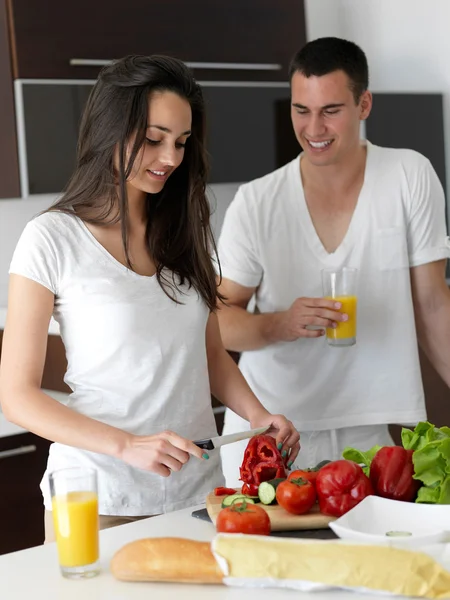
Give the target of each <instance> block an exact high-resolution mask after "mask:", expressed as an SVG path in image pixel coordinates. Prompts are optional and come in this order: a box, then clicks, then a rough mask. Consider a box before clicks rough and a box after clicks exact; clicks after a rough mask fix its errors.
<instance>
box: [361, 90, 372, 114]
mask: <svg viewBox="0 0 450 600" xmlns="http://www.w3.org/2000/svg"><path fill="white" fill-rule="evenodd" d="M359 106H360V109H361V114H360V117H359V118H360V119H361V121H365V120H366V119H367V117H368V116H369V115H370V111H371V110H372V93H371V92H369V90H366V91H365V92H363V94H362V96H361V100H360V101H359Z"/></svg>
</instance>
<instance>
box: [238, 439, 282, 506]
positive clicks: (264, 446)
mask: <svg viewBox="0 0 450 600" xmlns="http://www.w3.org/2000/svg"><path fill="white" fill-rule="evenodd" d="M284 463H285V461H284V460H283V457H282V456H281V453H280V451H279V450H278V448H277V443H276V441H275V439H274V438H273V437H272V436H270V435H267V434H263V435H255V436H254V437H252V438H251V439H250V441H249V443H248V444H247V448H246V449H245V452H244V459H243V461H242V465H241V468H240V475H241V477H240V479H241V481H243V482H244V483H246V484H248V485H256V486H258V485H259V484H260V483H261V482H263V481H269V480H270V479H275V478H277V477H280V478H283V477H286V467H285V464H284ZM254 495H256V494H254Z"/></svg>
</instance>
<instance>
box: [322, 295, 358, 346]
mask: <svg viewBox="0 0 450 600" xmlns="http://www.w3.org/2000/svg"><path fill="white" fill-rule="evenodd" d="M327 298H328V299H329V300H334V301H335V302H340V303H341V304H342V307H341V308H340V309H339V312H341V313H346V314H347V315H348V321H336V323H337V327H336V328H333V327H327V338H329V339H332V340H342V339H346V338H354V337H356V306H357V303H358V299H357V297H356V296H336V297H334V298H331V297H330V296H328V297H327Z"/></svg>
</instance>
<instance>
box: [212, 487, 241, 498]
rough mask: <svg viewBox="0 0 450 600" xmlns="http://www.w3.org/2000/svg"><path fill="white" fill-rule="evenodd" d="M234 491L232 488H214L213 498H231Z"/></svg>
mask: <svg viewBox="0 0 450 600" xmlns="http://www.w3.org/2000/svg"><path fill="white" fill-rule="evenodd" d="M235 493H236V490H235V489H234V488H227V487H216V488H214V496H231V494H235Z"/></svg>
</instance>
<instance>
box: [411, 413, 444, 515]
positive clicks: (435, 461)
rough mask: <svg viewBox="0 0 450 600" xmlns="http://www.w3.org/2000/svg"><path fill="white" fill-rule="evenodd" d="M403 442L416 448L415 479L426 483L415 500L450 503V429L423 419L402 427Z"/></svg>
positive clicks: (413, 448)
mask: <svg viewBox="0 0 450 600" xmlns="http://www.w3.org/2000/svg"><path fill="white" fill-rule="evenodd" d="M402 444H403V447H404V448H406V449H407V450H413V451H414V453H413V465H414V479H417V480H419V481H421V482H422V483H423V486H422V487H421V488H420V489H419V492H418V494H417V500H416V502H422V503H430V504H450V428H449V427H440V428H438V427H435V426H434V425H432V424H431V423H429V422H428V421H425V422H421V423H418V424H417V425H416V427H415V429H414V430H413V431H411V430H410V429H406V428H403V429H402Z"/></svg>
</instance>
